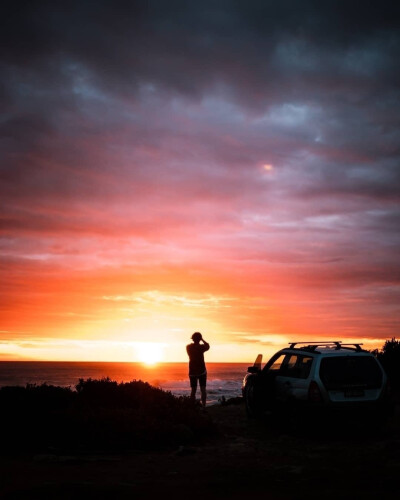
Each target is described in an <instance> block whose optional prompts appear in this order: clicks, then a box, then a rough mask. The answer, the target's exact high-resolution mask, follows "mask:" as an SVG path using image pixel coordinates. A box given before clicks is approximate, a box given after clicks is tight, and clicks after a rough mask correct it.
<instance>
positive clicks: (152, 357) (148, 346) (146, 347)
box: [135, 342, 164, 365]
mask: <svg viewBox="0 0 400 500" xmlns="http://www.w3.org/2000/svg"><path fill="white" fill-rule="evenodd" d="M135 347H136V356H137V359H138V361H140V362H141V363H144V364H145V365H155V364H157V363H159V362H160V361H162V359H163V357H164V353H163V350H164V344H161V343H158V342H137V343H136V346H135Z"/></svg>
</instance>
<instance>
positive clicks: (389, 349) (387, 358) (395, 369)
mask: <svg viewBox="0 0 400 500" xmlns="http://www.w3.org/2000/svg"><path fill="white" fill-rule="evenodd" d="M376 354H377V357H378V359H379V361H380V362H381V363H382V366H383V368H384V369H385V371H386V373H387V376H388V378H389V380H390V383H391V386H392V387H393V388H395V389H399V388H400V341H399V340H396V339H395V338H394V337H393V338H392V339H391V340H386V341H385V343H384V345H383V347H382V350H381V351H378V352H377V353H376Z"/></svg>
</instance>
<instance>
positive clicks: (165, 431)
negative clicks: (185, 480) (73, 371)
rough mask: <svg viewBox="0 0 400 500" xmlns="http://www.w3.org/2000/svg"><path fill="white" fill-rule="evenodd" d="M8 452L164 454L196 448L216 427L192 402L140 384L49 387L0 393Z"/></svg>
mask: <svg viewBox="0 0 400 500" xmlns="http://www.w3.org/2000/svg"><path fill="white" fill-rule="evenodd" d="M0 408H1V414H0V423H1V426H2V429H3V432H4V437H3V449H4V448H7V449H8V450H10V449H18V450H21V449H38V448H41V449H46V448H48V447H49V446H52V447H62V448H74V449H75V450H77V449H78V448H81V449H82V448H83V449H85V448H86V449H87V448H90V449H92V450H93V448H96V449H100V450H109V449H118V450H126V449H132V448H142V449H143V448H145V449H146V448H152V449H156V448H163V447H166V446H176V445H179V444H184V443H187V442H195V441H198V440H201V439H204V438H206V437H207V436H211V435H213V434H215V433H216V430H215V426H214V425H213V423H212V422H211V420H210V419H209V418H207V416H206V415H204V414H202V413H200V411H199V407H198V406H197V405H196V404H195V403H194V402H192V401H191V400H190V399H189V398H187V397H176V396H173V395H172V394H171V393H170V392H165V391H163V390H161V389H158V388H156V387H152V386H151V385H150V384H148V383H146V382H142V381H141V380H138V381H136V380H134V381H132V382H127V383H117V382H115V381H112V380H110V379H109V378H104V379H101V380H93V379H87V380H83V379H80V380H79V383H78V384H77V386H76V390H75V391H74V390H71V389H70V388H62V387H56V386H48V385H46V384H43V385H40V386H36V385H27V386H26V387H3V388H1V389H0Z"/></svg>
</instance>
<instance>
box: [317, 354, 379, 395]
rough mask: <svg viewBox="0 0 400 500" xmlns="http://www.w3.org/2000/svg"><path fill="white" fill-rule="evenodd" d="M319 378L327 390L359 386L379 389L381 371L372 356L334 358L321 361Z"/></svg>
mask: <svg viewBox="0 0 400 500" xmlns="http://www.w3.org/2000/svg"><path fill="white" fill-rule="evenodd" d="M319 373H320V377H321V380H322V383H323V384H324V386H325V387H326V388H327V389H341V388H343V387H345V386H350V385H360V386H364V387H365V388H368V389H373V388H377V387H380V386H381V384H382V371H381V369H380V368H379V365H378V363H377V361H376V359H375V358H374V357H372V356H335V357H329V358H325V359H322V360H321V366H320V372H319Z"/></svg>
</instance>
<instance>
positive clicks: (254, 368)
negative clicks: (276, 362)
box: [247, 366, 260, 373]
mask: <svg viewBox="0 0 400 500" xmlns="http://www.w3.org/2000/svg"><path fill="white" fill-rule="evenodd" d="M247 371H248V373H258V372H259V371H260V368H258V366H249V367H248V368H247Z"/></svg>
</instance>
